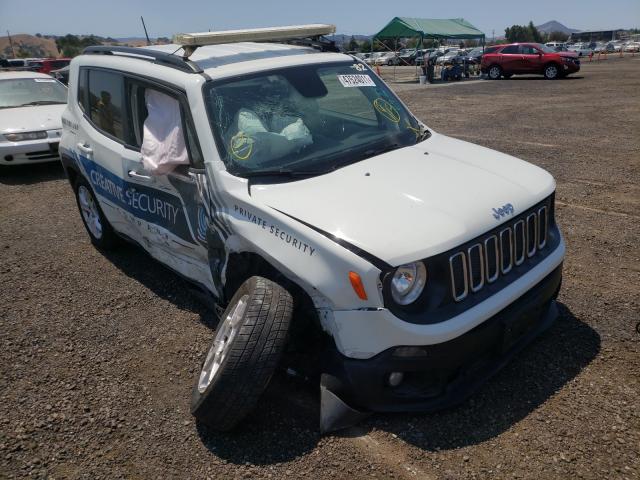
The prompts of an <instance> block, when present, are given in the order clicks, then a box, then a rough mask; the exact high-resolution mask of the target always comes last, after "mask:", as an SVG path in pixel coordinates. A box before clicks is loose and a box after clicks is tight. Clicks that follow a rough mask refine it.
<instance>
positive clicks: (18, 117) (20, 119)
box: [0, 104, 67, 133]
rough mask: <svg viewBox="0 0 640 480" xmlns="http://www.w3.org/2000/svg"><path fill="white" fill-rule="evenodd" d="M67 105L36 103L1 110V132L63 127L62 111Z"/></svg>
mask: <svg viewBox="0 0 640 480" xmlns="http://www.w3.org/2000/svg"><path fill="white" fill-rule="evenodd" d="M66 107H67V106H66V105H64V104H60V105H34V106H31V107H18V108H3V109H1V110H0V132H2V133H8V132H33V131H37V130H54V129H58V128H62V112H64V109H65V108H66Z"/></svg>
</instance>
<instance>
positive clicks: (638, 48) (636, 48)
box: [624, 42, 640, 53]
mask: <svg viewBox="0 0 640 480" xmlns="http://www.w3.org/2000/svg"><path fill="white" fill-rule="evenodd" d="M624 51H625V52H633V53H636V52H640V42H629V43H627V44H626V45H625V46H624Z"/></svg>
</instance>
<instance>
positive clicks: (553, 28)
mask: <svg viewBox="0 0 640 480" xmlns="http://www.w3.org/2000/svg"><path fill="white" fill-rule="evenodd" d="M536 28H537V29H538V31H539V32H544V33H551V32H562V33H566V34H567V35H570V34H572V33H575V32H579V31H580V30H576V29H574V28H569V27H567V26H565V25H563V24H562V23H560V22H558V21H557V20H550V21H548V22H546V23H543V24H542V25H536Z"/></svg>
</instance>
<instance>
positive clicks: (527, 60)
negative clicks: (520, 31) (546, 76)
mask: <svg viewBox="0 0 640 480" xmlns="http://www.w3.org/2000/svg"><path fill="white" fill-rule="evenodd" d="M520 53H521V55H522V73H539V72H541V71H542V52H541V51H540V50H538V49H537V48H536V47H534V46H533V45H520Z"/></svg>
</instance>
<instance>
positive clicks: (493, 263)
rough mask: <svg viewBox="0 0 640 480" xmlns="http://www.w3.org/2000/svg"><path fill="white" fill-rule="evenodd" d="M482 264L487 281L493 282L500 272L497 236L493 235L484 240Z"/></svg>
mask: <svg viewBox="0 0 640 480" xmlns="http://www.w3.org/2000/svg"><path fill="white" fill-rule="evenodd" d="M484 265H485V267H484V269H485V273H486V279H487V282H489V283H493V282H495V281H496V280H497V279H498V275H499V274H500V252H499V249H498V237H497V236H495V235H491V236H490V237H489V238H487V239H486V240H485V241H484Z"/></svg>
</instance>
